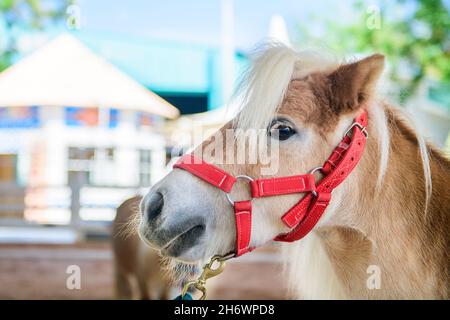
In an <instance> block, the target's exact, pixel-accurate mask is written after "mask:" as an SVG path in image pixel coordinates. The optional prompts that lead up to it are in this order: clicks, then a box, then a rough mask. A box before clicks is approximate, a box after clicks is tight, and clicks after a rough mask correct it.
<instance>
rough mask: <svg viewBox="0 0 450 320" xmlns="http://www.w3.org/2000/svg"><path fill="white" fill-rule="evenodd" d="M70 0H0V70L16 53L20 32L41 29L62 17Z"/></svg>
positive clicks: (6, 65)
mask: <svg viewBox="0 0 450 320" xmlns="http://www.w3.org/2000/svg"><path fill="white" fill-rule="evenodd" d="M70 3H72V1H71V0H58V1H42V0H0V23H3V25H4V30H2V29H1V28H0V32H2V34H0V40H1V42H2V45H3V46H4V47H2V48H0V71H1V70H3V69H5V68H6V67H8V66H9V65H10V64H11V62H12V60H13V58H14V56H15V55H16V54H17V37H18V35H19V34H20V32H29V31H35V30H43V29H45V27H47V26H49V25H50V24H51V23H53V22H56V21H59V20H60V19H62V18H64V15H65V11H66V8H67V6H68V5H69V4H70Z"/></svg>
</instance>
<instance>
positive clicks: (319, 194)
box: [173, 112, 368, 256]
mask: <svg viewBox="0 0 450 320" xmlns="http://www.w3.org/2000/svg"><path fill="white" fill-rule="evenodd" d="M366 126H367V112H363V113H362V114H361V115H360V116H359V117H357V118H356V119H355V120H354V122H353V124H352V125H351V127H350V128H349V129H348V130H347V131H346V132H345V134H344V137H343V138H342V140H341V142H340V143H339V145H338V146H337V147H336V148H335V149H334V150H333V152H332V154H331V156H330V157H329V158H328V159H327V161H325V163H324V164H323V166H322V167H318V168H315V169H313V170H311V171H310V172H309V173H308V174H304V175H297V176H288V177H280V178H268V179H256V180H254V179H252V178H250V177H248V176H244V175H241V176H236V177H234V176H232V175H231V174H229V173H227V172H225V171H223V170H222V169H221V168H219V167H216V166H214V165H212V164H209V163H207V162H205V161H203V160H201V159H199V158H197V157H195V156H194V155H192V154H187V155H184V156H182V157H181V158H180V159H179V160H178V161H177V163H175V164H174V166H173V167H174V168H179V169H183V170H186V171H189V172H190V173H192V174H193V175H195V176H197V177H199V178H200V179H202V180H204V181H206V182H208V183H209V184H211V185H213V186H215V187H217V188H219V189H220V190H222V191H224V192H225V193H226V195H227V199H228V200H229V202H230V203H231V204H232V205H233V207H234V214H235V218H236V256H240V255H242V254H244V253H246V252H249V251H251V250H253V249H254V248H252V247H250V246H249V245H250V237H251V228H252V200H253V198H261V197H271V196H277V195H283V194H291V193H304V192H308V194H306V195H305V196H304V197H303V198H301V199H300V201H299V202H298V203H297V204H295V205H294V206H293V207H292V208H291V209H289V211H288V212H286V213H285V214H284V215H283V216H282V218H281V219H282V220H283V222H284V223H285V224H286V225H287V226H288V227H289V228H292V230H291V231H290V232H289V233H286V234H280V235H278V236H277V237H276V238H275V239H274V240H275V241H284V242H293V241H296V240H299V239H301V238H303V237H304V236H306V235H307V234H308V233H309V232H310V231H311V229H312V228H313V227H314V226H315V225H316V224H317V222H318V221H319V219H320V217H321V216H322V214H323V213H324V211H325V209H326V208H327V207H328V204H329V203H330V201H331V194H332V192H333V190H334V189H335V188H336V187H337V186H338V185H339V184H341V183H342V182H343V181H344V180H345V178H346V177H347V176H348V175H349V174H350V172H351V171H352V170H353V168H355V167H356V165H357V164H358V162H359V160H360V159H361V156H362V153H363V151H364V146H365V144H366V139H367V137H368V135H367V131H366ZM352 129H353V135H352V137H351V138H350V136H349V135H348V134H349V133H350V131H351V130H352ZM318 170H320V171H321V172H322V174H323V175H324V177H323V178H322V179H321V180H320V182H319V183H318V184H317V185H316V182H315V179H314V172H316V171H318ZM238 179H246V180H248V181H249V184H250V189H251V197H252V199H250V200H244V201H233V200H231V199H230V196H229V193H230V192H231V189H232V188H233V186H234V184H235V183H236V181H237V180H238Z"/></svg>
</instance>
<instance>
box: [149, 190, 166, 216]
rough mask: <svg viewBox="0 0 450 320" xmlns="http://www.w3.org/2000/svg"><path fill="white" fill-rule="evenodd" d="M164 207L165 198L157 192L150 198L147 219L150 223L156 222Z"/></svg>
mask: <svg viewBox="0 0 450 320" xmlns="http://www.w3.org/2000/svg"><path fill="white" fill-rule="evenodd" d="M163 206H164V198H163V195H162V194H161V193H160V192H155V193H154V194H152V195H151V196H150V198H149V199H148V206H147V214H148V217H147V219H148V221H149V222H151V221H152V220H155V219H156V218H157V217H158V216H159V215H160V214H161V211H162V208H163Z"/></svg>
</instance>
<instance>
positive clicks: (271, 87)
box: [235, 43, 336, 129]
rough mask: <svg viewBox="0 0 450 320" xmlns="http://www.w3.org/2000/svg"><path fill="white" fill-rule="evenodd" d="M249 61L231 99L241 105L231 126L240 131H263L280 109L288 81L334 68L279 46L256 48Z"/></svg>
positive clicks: (315, 57)
mask: <svg viewBox="0 0 450 320" xmlns="http://www.w3.org/2000/svg"><path fill="white" fill-rule="evenodd" d="M251 60H252V61H251V64H250V67H249V69H248V70H247V72H245V73H244V76H243V78H242V80H241V81H240V83H239V86H238V89H237V94H236V97H235V99H236V100H238V101H240V105H241V108H240V109H241V111H240V113H239V114H238V116H237V117H236V118H235V127H236V128H241V129H249V128H252V129H265V128H266V127H267V125H268V124H269V123H270V120H272V117H273V115H274V114H275V112H276V111H277V109H278V108H279V107H280V105H281V103H282V101H283V98H284V95H285V93H286V90H287V88H288V85H289V82H290V81H291V80H292V79H301V78H303V77H305V76H307V75H308V74H310V73H313V72H319V71H324V70H327V69H330V68H332V67H333V66H335V65H336V63H335V62H334V61H332V59H330V58H328V57H325V56H323V55H320V54H318V53H317V52H314V51H300V52H297V51H295V50H293V49H291V48H289V47H287V46H285V45H283V44H280V43H269V44H265V45H263V46H261V47H259V48H258V49H256V50H255V51H254V52H253V54H252V55H251Z"/></svg>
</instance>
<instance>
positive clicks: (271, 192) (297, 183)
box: [250, 174, 316, 198]
mask: <svg viewBox="0 0 450 320" xmlns="http://www.w3.org/2000/svg"><path fill="white" fill-rule="evenodd" d="M250 185H251V190H252V197H253V198H260V197H270V196H276V195H282V194H289V193H301V192H308V191H315V190H316V183H315V181H314V175H312V174H305V175H299V176H290V177H281V178H269V179H256V180H254V181H252V182H250Z"/></svg>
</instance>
